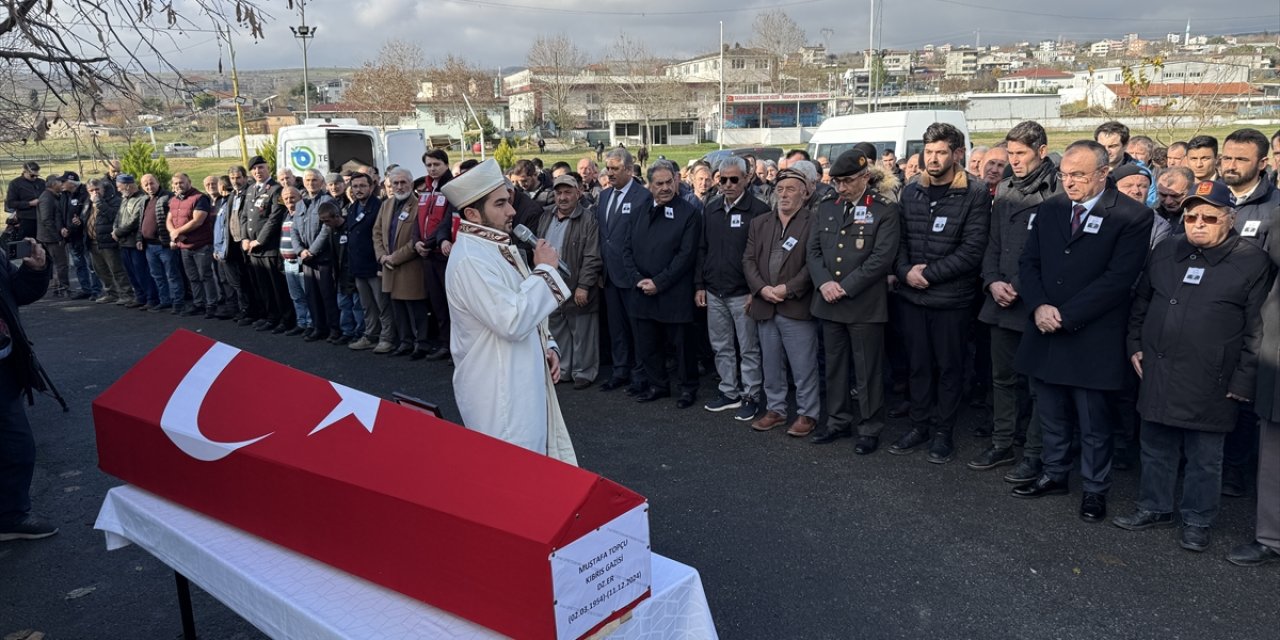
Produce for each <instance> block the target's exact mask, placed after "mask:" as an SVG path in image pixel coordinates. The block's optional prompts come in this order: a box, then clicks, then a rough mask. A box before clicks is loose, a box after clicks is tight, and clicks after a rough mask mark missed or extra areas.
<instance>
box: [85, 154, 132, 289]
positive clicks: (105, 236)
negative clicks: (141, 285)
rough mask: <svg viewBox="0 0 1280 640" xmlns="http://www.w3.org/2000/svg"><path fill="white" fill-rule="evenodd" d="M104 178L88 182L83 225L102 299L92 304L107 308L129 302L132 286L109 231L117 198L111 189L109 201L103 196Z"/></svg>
mask: <svg viewBox="0 0 1280 640" xmlns="http://www.w3.org/2000/svg"><path fill="white" fill-rule="evenodd" d="M106 182H108V181H107V180H106V179H105V178H94V179H93V180H90V181H89V203H90V204H89V219H88V220H87V221H86V223H85V242H86V244H87V246H88V247H89V253H90V256H91V257H92V258H93V268H94V270H95V271H97V273H98V276H99V277H100V278H101V279H102V289H103V295H102V296H101V297H99V298H97V299H95V300H94V302H97V303H99V304H109V303H112V302H119V301H121V300H125V301H126V302H127V301H129V300H130V299H132V298H133V286H132V285H130V284H129V278H128V276H127V275H126V274H125V270H124V263H123V262H122V261H121V260H120V248H119V247H120V245H119V243H118V242H116V239H115V236H114V234H113V233H112V229H114V228H115V223H116V216H117V215H118V214H119V212H120V196H119V195H117V194H116V191H115V189H114V188H113V189H112V190H111V192H110V197H108V196H107V195H104V194H103V191H104V188H103V187H104V185H105V183H106Z"/></svg>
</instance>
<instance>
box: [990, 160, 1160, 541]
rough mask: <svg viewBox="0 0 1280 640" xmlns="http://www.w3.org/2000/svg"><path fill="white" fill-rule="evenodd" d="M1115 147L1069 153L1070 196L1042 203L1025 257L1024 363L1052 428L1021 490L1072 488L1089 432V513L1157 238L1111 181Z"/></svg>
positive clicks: (1102, 501)
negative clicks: (1075, 454)
mask: <svg viewBox="0 0 1280 640" xmlns="http://www.w3.org/2000/svg"><path fill="white" fill-rule="evenodd" d="M1107 173H1108V167H1107V150H1106V149H1105V148H1104V147H1103V146H1102V145H1100V144H1098V143H1096V142H1093V141H1091V140H1081V141H1079V142H1075V143H1073V144H1071V145H1070V146H1068V147H1067V149H1066V151H1065V152H1063V154H1062V163H1061V164H1060V165H1059V171H1058V179H1059V180H1060V181H1061V183H1062V186H1063V191H1064V192H1065V193H1064V195H1062V196H1056V197H1054V198H1052V199H1050V200H1048V201H1047V202H1045V203H1044V205H1042V206H1041V207H1040V212H1039V215H1037V216H1036V221H1035V222H1034V223H1033V224H1032V226H1031V235H1030V236H1029V237H1028V238H1027V244H1026V248H1025V249H1024V250H1023V252H1022V259H1021V261H1020V263H1019V278H1020V279H1021V284H1022V289H1021V291H1019V293H1020V294H1021V296H1022V298H1023V300H1025V301H1026V304H1027V309H1028V310H1030V311H1031V317H1030V319H1029V322H1030V324H1029V326H1028V327H1027V330H1026V331H1024V332H1023V334H1022V341H1021V342H1020V343H1019V345H1018V355H1017V360H1016V361H1015V365H1016V366H1017V369H1018V371H1020V372H1022V373H1023V374H1025V375H1027V376H1028V377H1029V378H1030V379H1031V387H1032V393H1033V394H1034V395H1035V398H1036V416H1037V417H1038V418H1039V420H1040V428H1041V430H1042V432H1043V435H1044V453H1043V454H1042V456H1041V459H1042V461H1043V462H1044V473H1043V474H1042V475H1041V476H1040V477H1039V478H1038V479H1036V481H1035V482H1033V483H1031V484H1029V485H1026V486H1024V487H1019V488H1017V489H1014V490H1013V495H1014V496H1016V497H1019V498H1039V497H1041V496H1046V495H1064V494H1066V493H1067V475H1068V474H1069V473H1070V471H1071V467H1072V460H1071V441H1072V436H1073V434H1075V433H1076V432H1077V431H1078V432H1079V434H1080V475H1081V477H1082V478H1083V481H1084V499H1083V500H1082V502H1081V505H1080V517H1081V518H1082V519H1084V520H1085V521H1086V522H1098V521H1100V520H1102V519H1103V518H1104V517H1106V513H1107V501H1106V494H1107V491H1108V490H1109V489H1110V488H1111V431H1112V422H1113V415H1112V411H1111V409H1110V407H1109V406H1108V405H1107V396H1108V392H1113V391H1117V390H1119V389H1121V388H1122V387H1123V386H1124V376H1125V367H1126V366H1127V364H1126V360H1127V358H1128V354H1126V353H1125V333H1126V327H1127V324H1128V318H1129V304H1130V298H1131V295H1132V289H1133V286H1134V283H1135V282H1137V280H1138V276H1139V275H1141V273H1142V267H1143V264H1144V263H1145V262H1146V259H1147V251H1148V247H1149V242H1150V239H1151V224H1152V220H1153V217H1152V215H1151V210H1150V209H1147V208H1146V207H1144V206H1143V205H1142V204H1140V203H1137V202H1134V201H1133V199H1132V198H1129V197H1127V196H1125V195H1123V194H1121V193H1120V192H1119V191H1117V190H1116V189H1115V187H1114V186H1112V187H1108V186H1107Z"/></svg>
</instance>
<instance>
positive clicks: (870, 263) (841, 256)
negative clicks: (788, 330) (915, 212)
mask: <svg viewBox="0 0 1280 640" xmlns="http://www.w3.org/2000/svg"><path fill="white" fill-rule="evenodd" d="M874 162H875V157H874V156H872V157H867V155H866V154H865V153H863V151H862V150H860V149H851V150H849V151H846V152H844V153H843V154H841V155H840V157H838V158H836V161H835V163H834V164H833V165H831V182H832V183H833V184H835V186H836V187H835V188H836V191H837V192H838V193H839V194H840V199H839V200H824V201H823V202H822V203H821V204H819V205H818V211H817V213H816V215H815V216H814V222H813V231H812V232H811V233H810V234H809V246H808V253H809V273H810V275H811V276H812V277H813V285H814V286H815V287H816V288H817V290H818V295H815V296H814V297H813V315H815V316H817V317H819V318H821V319H822V338H823V342H824V344H825V348H826V358H827V370H826V371H827V428H826V430H824V431H823V432H822V433H820V434H818V435H817V436H815V437H814V439H813V443H814V444H826V443H828V442H833V441H835V440H836V439H838V438H846V437H849V436H851V435H853V430H854V429H855V428H856V429H857V431H858V440H857V442H855V443H854V448H853V451H854V453H857V454H859V455H867V454H869V453H872V452H873V451H875V450H876V447H877V446H879V443H880V430H881V429H883V428H884V418H883V416H882V415H881V408H882V406H883V404H884V385H883V383H882V381H883V380H884V325H885V323H886V322H888V321H889V304H888V284H887V283H886V280H885V277H886V276H888V275H889V272H890V271H891V270H892V268H893V262H894V259H895V258H896V257H897V255H898V251H899V249H900V247H899V244H900V242H899V236H900V233H901V222H900V218H899V209H898V205H897V204H894V203H892V202H890V201H888V200H886V199H885V198H884V197H883V196H881V195H880V194H878V193H875V192H872V191H870V190H869V189H868V188H867V185H868V184H869V183H870V181H871V166H872V164H873V163H874ZM850 364H852V365H853V373H854V374H855V375H856V376H857V382H856V384H857V390H858V409H859V415H858V416H857V417H856V418H855V416H854V414H853V399H852V398H851V397H850V395H849V387H850V386H851V385H850V383H849V369H850Z"/></svg>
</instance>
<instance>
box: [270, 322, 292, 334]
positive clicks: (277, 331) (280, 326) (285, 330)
mask: <svg viewBox="0 0 1280 640" xmlns="http://www.w3.org/2000/svg"><path fill="white" fill-rule="evenodd" d="M288 332H289V327H287V326H285V324H284V323H283V322H281V323H280V324H278V325H276V328H274V329H272V330H271V333H272V335H277V336H278V335H280V334H282V333H288Z"/></svg>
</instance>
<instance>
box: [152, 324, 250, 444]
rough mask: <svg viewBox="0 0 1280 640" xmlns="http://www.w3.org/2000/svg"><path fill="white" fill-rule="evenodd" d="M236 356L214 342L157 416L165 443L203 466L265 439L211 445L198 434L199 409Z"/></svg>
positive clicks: (209, 441) (236, 351) (232, 350)
mask: <svg viewBox="0 0 1280 640" xmlns="http://www.w3.org/2000/svg"><path fill="white" fill-rule="evenodd" d="M239 354H240V350H239V349H237V348H235V347H233V346H230V345H226V344H223V343H221V342H215V343H214V345H213V346H212V347H210V348H209V350H208V351H206V352H205V354H204V355H203V356H200V359H199V360H197V361H196V363H195V365H193V366H192V367H191V370H190V371H188V372H187V375H185V376H183V378H182V381H181V382H179V383H178V388H177V389H174V390H173V395H172V396H169V403H168V404H166V405H165V407H164V414H163V415H161V416H160V428H161V429H163V430H164V433H165V435H167V436H169V440H171V441H173V444H175V445H177V446H178V448H179V449H181V450H182V452H183V453H185V454H187V455H189V456H191V457H192V458H195V459H196V460H202V461H204V462H213V461H214V460H221V459H223V458H225V457H227V456H229V455H231V453H232V452H233V451H235V450H236V449H239V448H241V447H247V446H249V445H251V444H253V443H255V442H257V441H259V440H261V439H263V438H265V437H267V436H269V435H271V434H270V433H268V434H266V435H263V436H258V437H257V438H253V439H252V440H241V441H239V442H214V441H213V440H210V439H208V438H206V437H205V436H204V434H203V433H200V407H201V405H203V404H204V398H205V396H206V395H208V394H209V388H210V387H212V386H213V383H214V381H216V380H217V379H218V376H220V375H222V372H223V370H224V369H226V368H227V365H229V364H231V361H232V360H234V359H235V357H236V356H237V355H239Z"/></svg>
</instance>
